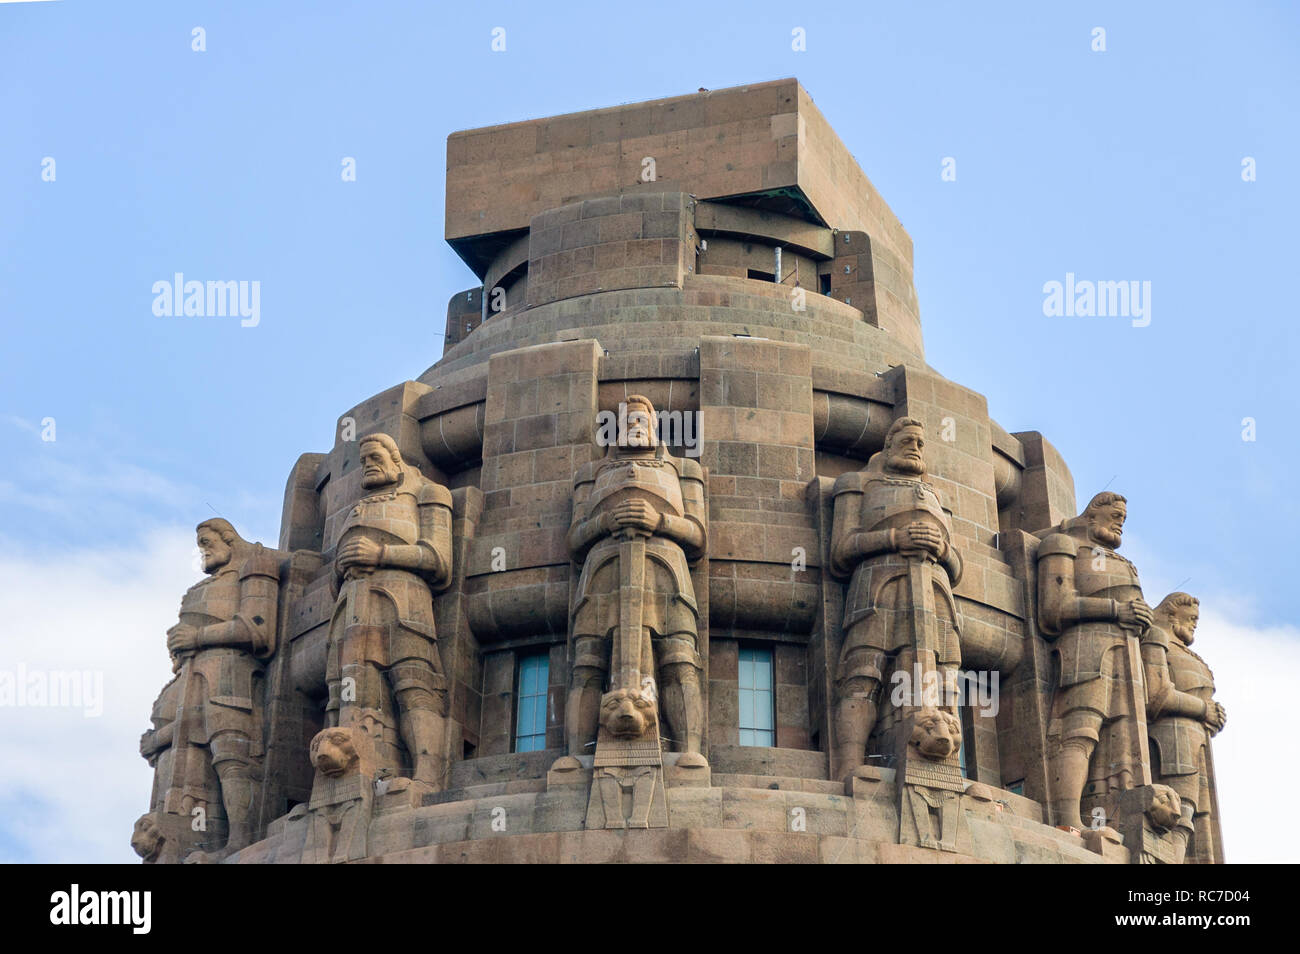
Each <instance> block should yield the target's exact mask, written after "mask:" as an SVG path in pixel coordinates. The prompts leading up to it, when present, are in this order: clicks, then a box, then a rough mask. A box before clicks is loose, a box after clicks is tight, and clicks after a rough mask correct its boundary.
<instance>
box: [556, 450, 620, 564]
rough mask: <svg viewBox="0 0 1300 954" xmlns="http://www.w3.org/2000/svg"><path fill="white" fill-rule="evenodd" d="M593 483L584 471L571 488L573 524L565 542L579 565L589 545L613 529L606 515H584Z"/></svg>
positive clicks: (592, 479) (590, 476)
mask: <svg viewBox="0 0 1300 954" xmlns="http://www.w3.org/2000/svg"><path fill="white" fill-rule="evenodd" d="M593 481H594V477H593V476H592V474H591V473H590V471H584V472H583V473H580V474H579V476H578V480H577V483H576V485H575V486H574V488H573V523H572V524H571V525H570V526H569V535H568V536H567V537H566V538H565V542H566V543H567V544H568V546H569V552H570V553H572V554H573V558H574V560H576V561H577V562H579V563H581V562H582V561H583V560H584V559H585V558H586V556H587V551H588V550H590V549H591V545H592V544H593V543H595V542H596V541H597V540H598V539H600V538H601V537H603V536H605V535H606V534H608V533H609V532H610V530H611V529H612V527H613V522H612V521H611V520H610V519H609V515H608V514H604V513H599V514H597V515H596V516H594V517H588V516H587V515H586V514H587V501H588V500H589V499H590V498H591V485H592V483H593Z"/></svg>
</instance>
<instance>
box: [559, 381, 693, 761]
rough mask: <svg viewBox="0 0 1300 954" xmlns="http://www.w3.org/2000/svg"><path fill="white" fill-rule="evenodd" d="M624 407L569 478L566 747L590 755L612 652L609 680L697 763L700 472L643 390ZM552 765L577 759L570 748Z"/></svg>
mask: <svg viewBox="0 0 1300 954" xmlns="http://www.w3.org/2000/svg"><path fill="white" fill-rule="evenodd" d="M626 408H627V415H626V417H627V420H626V426H625V427H624V428H623V429H622V432H621V433H620V434H619V435H618V438H619V439H618V440H617V441H616V442H611V446H609V447H607V448H606V453H605V457H604V458H603V459H602V460H600V461H595V462H592V463H590V464H586V465H584V466H583V467H582V468H581V469H580V470H579V471H578V474H577V476H576V477H575V478H574V498H573V523H572V526H571V527H570V529H569V536H568V544H569V550H570V551H571V552H572V554H573V558H574V560H575V561H576V562H578V563H581V564H582V575H581V577H580V579H579V580H578V587H577V592H576V594H575V597H574V602H573V645H574V660H573V678H572V683H571V685H570V689H569V700H568V707H567V710H566V714H565V724H566V727H567V732H568V749H569V756H570V757H574V756H578V755H582V754H586V753H587V752H589V751H590V750H589V749H588V748H587V747H588V744H589V743H591V742H592V741H593V740H594V739H595V738H596V730H597V723H598V718H599V714H600V707H601V695H602V691H603V689H604V688H605V681H606V680H605V676H606V673H608V672H609V671H610V667H611V655H612V657H613V670H614V671H613V675H612V677H611V678H610V679H609V689H610V690H611V691H612V692H618V691H621V690H627V691H629V692H632V693H644V694H648V695H650V696H651V698H652V699H654V700H655V701H656V702H658V703H660V704H661V705H662V709H663V715H664V716H665V718H666V721H667V723H668V727H669V729H670V731H671V735H672V738H673V739H674V740H675V741H676V742H677V748H678V749H679V751H681V752H682V753H683V754H682V755H681V756H680V758H679V760H678V763H677V764H678V765H679V766H683V767H687V766H690V767H697V766H704V765H706V764H707V763H706V762H705V759H704V756H703V755H702V754H701V753H700V741H701V736H702V733H703V725H704V707H703V700H702V697H701V694H700V672H701V670H702V666H701V663H700V654H699V651H698V647H697V644H696V641H697V639H698V636H699V628H698V627H699V609H698V606H697V604H696V602H695V590H694V588H693V587H692V585H691V575H690V569H689V566H688V563H689V562H693V561H694V560H696V559H698V558H699V556H700V555H701V554H703V553H704V549H705V524H706V517H705V512H704V480H703V472H702V471H701V470H700V466H699V464H697V463H696V462H695V461H693V460H690V459H686V458H683V459H678V458H676V457H673V456H672V455H671V454H669V453H667V452H666V451H665V449H664V447H663V445H662V444H661V443H659V440H658V437H657V435H656V425H657V423H658V418H657V416H656V414H655V409H654V405H652V404H651V403H650V400H649V399H648V398H646V397H643V396H641V395H632V396H631V397H629V398H628V399H627V402H626ZM614 444H617V445H618V446H614ZM656 670H657V671H658V683H655V681H654V679H655V673H656ZM656 686H658V687H659V688H658V689H657V690H656ZM584 750H586V751H584ZM561 763H563V764H561ZM556 767H557V768H561V767H562V768H571V767H574V766H573V761H572V759H571V758H569V759H563V760H561V762H560V763H557V766H556Z"/></svg>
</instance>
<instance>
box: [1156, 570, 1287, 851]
mask: <svg viewBox="0 0 1300 954" xmlns="http://www.w3.org/2000/svg"><path fill="white" fill-rule="evenodd" d="M1162 595H1163V594H1162ZM1157 598H1159V597H1157ZM1193 648H1194V649H1195V650H1196V651H1197V652H1198V653H1199V654H1200V655H1201V656H1202V657H1203V658H1204V659H1205V661H1206V662H1207V663H1209V664H1210V668H1211V669H1213V670H1214V682H1215V687H1216V691H1215V698H1217V699H1218V700H1219V701H1220V702H1222V703H1223V706H1224V708H1225V709H1227V710H1228V721H1227V724H1226V725H1225V726H1224V727H1223V731H1222V732H1220V733H1219V735H1218V737H1217V738H1216V739H1215V740H1214V761H1215V775H1216V777H1217V778H1218V783H1219V807H1220V811H1221V814H1222V818H1221V824H1222V826H1223V844H1224V856H1225V860H1227V861H1228V862H1229V863H1233V862H1236V863H1244V862H1251V863H1265V862H1277V863H1287V864H1295V863H1296V862H1300V838H1297V835H1296V829H1295V826H1294V825H1293V824H1291V821H1290V819H1289V818H1288V817H1287V815H1286V813H1285V812H1284V811H1282V809H1283V808H1284V807H1285V806H1286V805H1287V804H1288V801H1289V797H1290V793H1291V792H1294V791H1296V789H1297V787H1300V746H1297V744H1296V737H1295V736H1294V735H1292V733H1291V730H1290V728H1289V726H1290V724H1291V721H1292V719H1293V716H1294V715H1295V714H1294V713H1293V712H1292V711H1291V710H1292V709H1293V708H1295V707H1296V704H1297V700H1300V691H1297V690H1298V687H1300V629H1298V628H1296V627H1294V626H1266V627H1256V626H1250V625H1246V624H1243V623H1237V622H1234V621H1233V620H1232V619H1229V618H1228V617H1227V616H1225V615H1224V614H1222V613H1219V612H1216V611H1215V610H1214V608H1213V607H1212V606H1209V607H1207V605H1206V602H1205V600H1204V599H1202V601H1201V623H1200V625H1199V627H1198V628H1197V635H1196V642H1195V644H1194V646H1193Z"/></svg>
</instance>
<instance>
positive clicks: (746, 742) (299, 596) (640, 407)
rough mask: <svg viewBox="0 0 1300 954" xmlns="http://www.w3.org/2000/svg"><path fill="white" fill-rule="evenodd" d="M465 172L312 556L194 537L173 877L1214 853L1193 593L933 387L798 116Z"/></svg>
mask: <svg viewBox="0 0 1300 954" xmlns="http://www.w3.org/2000/svg"><path fill="white" fill-rule="evenodd" d="M447 170H448V172H447V203H446V209H447V219H446V237H447V240H448V241H449V242H450V243H451V245H452V246H453V248H455V249H456V251H457V252H458V253H459V254H460V255H461V256H462V258H463V259H464V260H465V262H466V263H467V264H468V265H469V266H470V268H471V269H472V270H473V271H474V273H475V275H476V277H477V278H478V279H480V280H481V284H480V285H478V286H476V287H473V288H471V289H468V290H466V291H461V292H458V293H456V294H455V295H454V296H453V297H452V298H451V299H450V300H449V302H448V307H447V317H446V337H445V345H444V351H443V354H442V357H441V359H439V360H437V361H436V363H434V364H433V365H432V366H431V367H428V369H427V370H425V371H424V372H423V373H421V374H419V376H418V379H417V380H413V381H406V382H402V383H399V384H396V385H394V386H393V387H390V388H388V389H386V390H384V391H381V392H380V393H379V394H376V395H374V396H372V397H370V398H367V399H366V400H363V401H361V402H360V403H359V404H357V405H356V406H355V407H352V408H349V409H345V410H344V411H343V413H342V414H340V416H339V418H338V422H337V424H338V428H337V432H336V438H335V441H334V444H333V446H332V447H329V448H324V449H322V450H321V452H313V453H306V454H302V455H300V456H299V457H298V458H297V461H296V463H295V465H294V467H293V469H292V471H291V473H290V475H289V478H288V481H287V484H286V488H285V502H284V509H283V521H282V527H281V533H280V550H279V551H271V550H264V549H262V548H261V547H259V546H258V545H256V544H249V543H246V542H244V541H243V540H242V539H240V538H239V537H238V535H237V534H235V533H234V531H233V528H231V527H229V525H228V524H224V522H220V521H209V522H207V523H205V524H204V525H201V526H200V541H199V542H200V547H201V548H202V549H203V550H204V553H205V566H204V569H205V572H207V573H208V574H209V575H210V579H208V580H207V581H205V582H204V583H201V584H199V586H198V587H195V588H194V589H193V590H191V591H190V593H188V594H187V595H186V597H185V602H184V603H183V605H182V613H181V621H180V623H179V624H178V625H177V626H176V627H173V629H172V630H171V631H169V634H168V649H169V651H170V652H171V653H172V654H173V656H174V659H175V660H176V666H177V678H176V680H174V681H173V682H172V683H170V684H169V685H168V686H167V687H166V688H164V690H163V692H162V694H161V695H160V697H159V699H158V702H157V704H156V705H155V709H154V713H153V727H152V729H151V730H150V731H149V732H147V733H145V737H144V738H143V739H142V741H141V752H142V754H143V755H144V756H145V757H146V758H147V759H148V760H149V761H150V763H151V764H152V765H153V766H154V768H155V787H154V793H153V796H152V798H151V803H150V806H149V812H148V813H147V814H146V815H145V816H143V817H142V818H141V819H140V821H139V822H138V823H137V825H136V828H135V831H134V834H133V838H132V843H133V845H134V846H135V848H136V850H137V851H138V852H139V853H140V855H141V857H142V858H144V860H145V861H146V862H149V863H173V862H180V861H184V860H186V858H190V859H191V860H195V861H200V860H228V861H238V862H246V863H286V864H289V863H343V862H361V861H367V862H384V863H468V862H473V863H492V862H511V863H534V864H535V863H546V864H551V863H596V862H601V863H619V862H657V863H689V862H699V863H724V862H725V863H814V862H815V863H828V864H830V863H854V864H878V863H971V862H993V863H1005V864H1013V863H1052V864H1060V863H1072V864H1099V863H1116V864H1124V863H1137V862H1162V863H1178V862H1180V861H1187V862H1221V861H1222V860H1223V849H1222V839H1221V836H1220V833H1219V826H1218V821H1219V819H1218V806H1217V802H1216V787H1215V779H1214V766H1213V754H1212V751H1211V746H1210V738H1211V737H1212V736H1213V735H1214V734H1215V733H1217V732H1218V731H1219V730H1220V729H1221V728H1222V727H1223V725H1224V721H1225V718H1226V716H1225V713H1224V710H1223V708H1222V706H1221V705H1219V703H1218V702H1217V701H1216V700H1215V699H1214V698H1213V696H1214V683H1213V677H1212V674H1211V673H1210V670H1209V668H1208V666H1206V665H1205V663H1204V662H1203V661H1202V660H1200V658H1199V657H1198V656H1196V655H1195V654H1194V653H1192V651H1191V650H1190V648H1189V646H1190V644H1191V641H1192V636H1193V633H1194V630H1195V622H1196V616H1197V604H1196V602H1195V600H1194V599H1193V598H1191V597H1190V596H1187V595H1186V594H1171V595H1170V596H1169V597H1168V598H1166V600H1165V601H1164V602H1163V603H1162V604H1161V605H1160V607H1158V608H1157V610H1156V611H1154V612H1153V611H1152V610H1151V609H1150V607H1148V606H1147V604H1146V603H1145V602H1144V600H1143V597H1142V592H1141V588H1140V584H1139V582H1138V577H1137V571H1136V568H1135V567H1133V566H1132V564H1131V563H1129V562H1128V561H1127V560H1126V559H1125V558H1124V557H1121V556H1119V555H1118V554H1117V553H1116V548H1117V547H1118V545H1119V539H1120V529H1121V527H1122V524H1123V521H1124V519H1125V517H1126V516H1127V512H1126V509H1125V503H1124V501H1123V498H1121V497H1119V496H1118V495H1115V494H1101V495H1098V496H1097V497H1095V498H1093V500H1092V502H1091V503H1090V504H1089V506H1088V507H1087V508H1085V510H1084V513H1083V514H1082V515H1081V516H1078V517H1075V516H1074V514H1075V513H1076V506H1075V495H1074V485H1073V479H1072V478H1071V476H1070V471H1069V468H1068V467H1067V466H1066V464H1065V462H1064V460H1063V459H1062V458H1061V455H1060V454H1059V453H1057V451H1056V450H1055V449H1054V448H1053V447H1052V445H1051V444H1050V443H1049V442H1048V441H1047V440H1046V439H1045V438H1044V437H1043V436H1042V435H1041V434H1039V433H1037V432H1035V431H1023V432H1017V433H1014V434H1013V433H1009V432H1007V431H1006V430H1005V429H1003V428H1002V427H1000V426H999V425H998V424H997V422H996V421H994V420H992V419H991V418H990V417H989V413H988V406H987V402H986V401H985V399H984V397H983V396H982V395H980V394H978V393H976V392H974V391H971V390H970V389H968V388H965V387H963V386H961V385H960V384H958V383H956V382H953V381H949V380H948V379H946V378H944V377H943V376H942V375H941V374H940V373H939V372H938V371H936V370H935V369H933V368H931V367H929V366H928V365H927V364H926V362H925V359H924V351H923V345H922V338H921V325H920V318H919V309H918V307H917V301H916V293H915V290H914V288H913V285H912V245H911V240H910V239H909V238H908V236H907V233H906V232H905V231H904V230H903V228H902V226H901V225H900V224H899V222H898V221H897V219H895V218H894V216H893V215H892V213H891V212H890V211H889V209H888V207H887V206H886V205H885V204H884V202H883V201H882V200H881V198H880V196H879V195H878V194H876V193H875V191H874V189H873V188H872V187H871V186H870V183H869V182H868V181H867V179H866V177H865V176H864V175H863V173H862V172H861V170H860V169H859V168H858V167H857V164H856V163H855V162H854V161H853V159H852V157H851V155H850V153H849V150H848V149H847V148H846V147H845V146H844V144H842V143H841V142H840V141H839V139H838V138H837V137H836V135H835V133H834V132H833V131H832V130H831V129H830V127H829V126H828V125H827V123H826V121H825V119H824V118H823V117H822V116H821V114H820V113H819V112H818V111H817V109H816V108H815V107H814V106H813V105H812V101H811V99H810V98H809V96H808V94H807V92H805V91H804V90H803V89H802V87H800V85H799V84H798V83H797V81H795V80H779V81H776V82H772V83H763V84H758V85H754V86H748V87H741V88H737V89H730V90H718V91H713V92H706V91H701V92H700V93H699V94H696V95H690V96H682V97H675V98H672V99H667V100H659V101H655V102H651V103H637V104H632V105H628V106H621V107H616V108H612V109H599V110H593V111H589V112H583V113H575V114H570V115H566V116H557V117H551V118H546V119H538V120H533V121H529V122H523V123H514V124H511V125H506V126H495V127H489V128H484V129H475V130H468V131H465V132H459V133H455V134H453V135H452V136H450V137H449V138H448V143H447ZM363 348H364V342H361V343H360V344H358V349H363ZM417 369H418V366H417V368H413V369H412V370H413V371H414V370H417ZM1017 373H1024V374H1035V373H1038V372H1036V371H1035V370H1034V369H1020V370H1018V371H1017ZM1041 373H1042V377H1043V381H1044V386H1049V385H1050V384H1052V383H1053V382H1054V380H1055V379H1054V378H1053V375H1054V374H1055V372H1054V371H1052V370H1051V367H1050V363H1049V362H1044V364H1043V370H1042V371H1041ZM611 420H612V421H613V423H612V424H611V423H610V422H611ZM367 435H370V436H369V437H367ZM1130 463H1132V462H1130ZM1137 463H1138V464H1139V465H1141V462H1137ZM1149 466H1156V465H1155V463H1154V462H1151V463H1150V465H1149ZM205 528H206V530H205ZM196 809H198V810H199V813H200V814H202V815H203V816H204V817H205V819H206V825H207V830H206V832H201V833H196V832H195V830H194V829H193V827H192V826H191V821H192V819H193V818H194V817H195V814H194V813H195V810H196Z"/></svg>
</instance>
